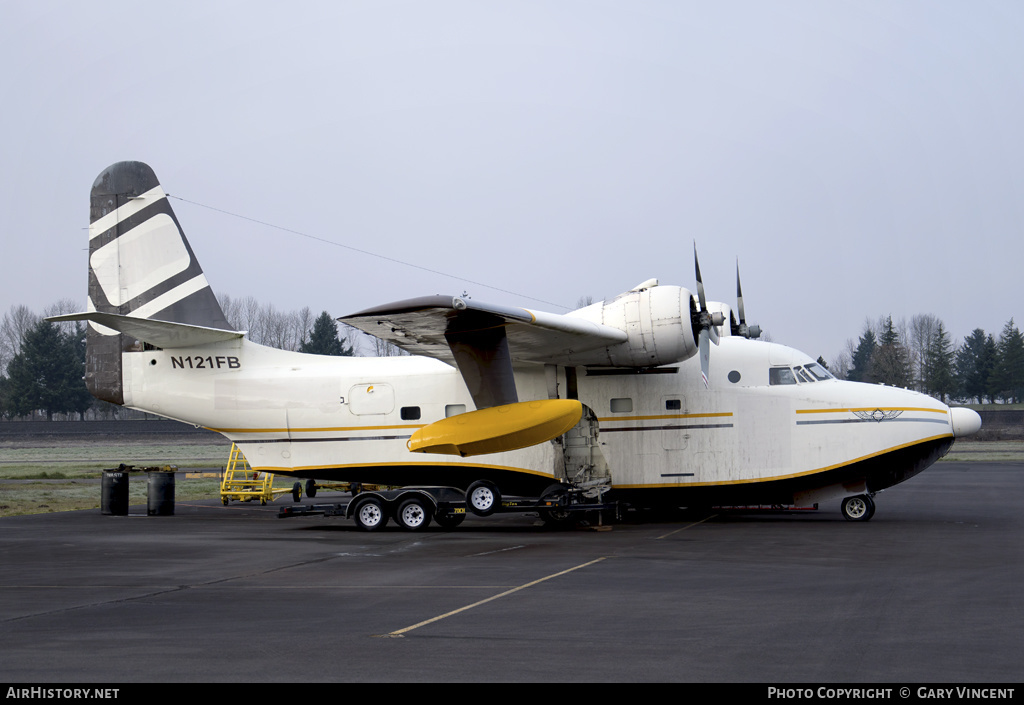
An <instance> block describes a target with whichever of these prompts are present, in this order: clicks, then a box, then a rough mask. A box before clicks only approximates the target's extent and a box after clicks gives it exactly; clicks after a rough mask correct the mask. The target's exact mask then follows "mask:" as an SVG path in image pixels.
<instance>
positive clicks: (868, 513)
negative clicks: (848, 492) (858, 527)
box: [839, 494, 875, 521]
mask: <svg viewBox="0 0 1024 705" xmlns="http://www.w3.org/2000/svg"><path fill="white" fill-rule="evenodd" d="M839 509H840V511H841V512H842V513H843V518H844V519H846V521H868V520H870V519H871V517H873V516H874V515H875V501H874V500H873V499H871V497H870V496H868V495H866V494H859V495H857V496H855V497H847V498H846V499H844V500H843V503H842V504H841V505H840V507H839Z"/></svg>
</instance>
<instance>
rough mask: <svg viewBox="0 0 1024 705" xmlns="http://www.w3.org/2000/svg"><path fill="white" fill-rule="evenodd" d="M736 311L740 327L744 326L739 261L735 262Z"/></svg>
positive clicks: (745, 320)
mask: <svg viewBox="0 0 1024 705" xmlns="http://www.w3.org/2000/svg"><path fill="white" fill-rule="evenodd" d="M736 310H737V312H738V313H739V316H740V325H741V326H742V325H746V323H747V317H746V314H744V313H743V288H742V287H740V261H739V260H738V259H737V260H736Z"/></svg>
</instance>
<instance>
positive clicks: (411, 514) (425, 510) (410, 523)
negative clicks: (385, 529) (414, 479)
mask: <svg viewBox="0 0 1024 705" xmlns="http://www.w3.org/2000/svg"><path fill="white" fill-rule="evenodd" d="M395 522H396V523H397V524H398V525H399V526H400V527H402V528H403V529H405V530H406V531H422V530H423V529H425V528H427V526H428V525H429V524H430V507H429V506H428V503H427V501H426V500H424V499H423V498H422V497H410V498H409V499H407V500H405V501H404V502H402V503H401V504H399V505H398V511H396V512H395Z"/></svg>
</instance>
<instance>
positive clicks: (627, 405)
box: [611, 398, 633, 413]
mask: <svg viewBox="0 0 1024 705" xmlns="http://www.w3.org/2000/svg"><path fill="white" fill-rule="evenodd" d="M611 409H612V411H614V412H616V413H623V412H627V411H632V410H633V400H632V399H629V398H621V399H612V402H611Z"/></svg>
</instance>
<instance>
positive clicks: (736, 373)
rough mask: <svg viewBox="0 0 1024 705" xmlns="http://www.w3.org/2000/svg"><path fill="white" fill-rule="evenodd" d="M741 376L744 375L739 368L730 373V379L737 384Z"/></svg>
mask: <svg viewBox="0 0 1024 705" xmlns="http://www.w3.org/2000/svg"><path fill="white" fill-rule="evenodd" d="M741 376H742V375H740V371H739V370H733V371H732V372H730V373H729V381H730V382H732V383H733V384H736V383H737V382H739V381H740V377H741Z"/></svg>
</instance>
